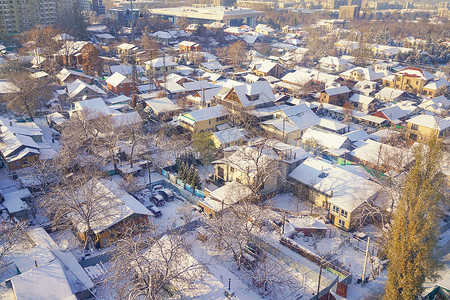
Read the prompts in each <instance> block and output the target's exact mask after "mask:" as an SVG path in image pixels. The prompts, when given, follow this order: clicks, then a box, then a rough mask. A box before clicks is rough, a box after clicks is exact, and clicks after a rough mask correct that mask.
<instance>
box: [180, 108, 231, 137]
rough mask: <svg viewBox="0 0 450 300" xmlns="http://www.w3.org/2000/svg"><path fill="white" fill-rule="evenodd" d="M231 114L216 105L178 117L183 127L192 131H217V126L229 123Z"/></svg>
mask: <svg viewBox="0 0 450 300" xmlns="http://www.w3.org/2000/svg"><path fill="white" fill-rule="evenodd" d="M229 114H230V113H229V112H228V111H227V110H226V109H225V107H223V106H222V105H215V106H211V107H207V108H203V109H199V110H194V111H190V112H187V113H184V114H182V115H180V116H179V117H178V120H179V121H180V125H181V127H183V128H185V129H187V130H189V131H191V132H199V131H208V130H211V131H217V126H218V125H221V124H224V123H226V122H228V115H229Z"/></svg>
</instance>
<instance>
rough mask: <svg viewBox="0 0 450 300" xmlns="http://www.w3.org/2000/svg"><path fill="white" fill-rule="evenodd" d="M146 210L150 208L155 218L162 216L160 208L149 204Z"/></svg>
mask: <svg viewBox="0 0 450 300" xmlns="http://www.w3.org/2000/svg"><path fill="white" fill-rule="evenodd" d="M148 210H150V211H151V212H152V213H153V214H154V215H155V218H159V217H161V216H162V212H161V210H160V209H159V208H157V207H154V206H151V207H149V208H148Z"/></svg>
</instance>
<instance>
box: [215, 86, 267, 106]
mask: <svg viewBox="0 0 450 300" xmlns="http://www.w3.org/2000/svg"><path fill="white" fill-rule="evenodd" d="M227 88H228V87H227V86H226V84H225V85H224V87H223V88H222V90H223V89H225V90H226V89H227ZM232 90H234V91H235V93H236V94H237V96H238V98H239V101H240V102H241V104H242V106H243V107H248V106H256V105H259V104H263V103H269V102H274V101H275V100H276V99H275V95H274V94H273V91H272V88H271V86H270V84H269V83H268V82H267V81H258V82H254V83H249V84H243V83H240V84H238V85H235V86H233V87H232ZM230 91H231V90H228V92H227V93H226V94H228V93H229V92H230ZM219 93H220V92H219ZM256 95H258V97H257V99H255V100H249V98H248V96H256Z"/></svg>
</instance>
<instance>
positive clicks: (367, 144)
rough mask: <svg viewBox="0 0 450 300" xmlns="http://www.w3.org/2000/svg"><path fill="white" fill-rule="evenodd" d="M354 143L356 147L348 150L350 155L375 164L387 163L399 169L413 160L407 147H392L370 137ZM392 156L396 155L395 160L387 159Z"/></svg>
mask: <svg viewBox="0 0 450 300" xmlns="http://www.w3.org/2000/svg"><path fill="white" fill-rule="evenodd" d="M356 144H357V146H358V147H357V148H355V149H354V150H353V151H352V152H350V155H352V156H354V157H356V158H358V159H360V160H362V161H367V162H369V163H371V164H373V165H375V166H377V165H382V164H389V167H393V168H394V169H399V168H404V167H406V166H407V165H408V164H409V163H410V162H411V161H412V160H413V154H412V152H411V150H409V149H403V148H397V147H393V146H390V145H387V144H382V143H379V142H377V141H374V140H371V139H368V140H366V141H359V142H357V143H356ZM392 156H395V157H396V159H395V162H394V160H391V161H389V159H388V158H389V157H392ZM394 164H395V165H394Z"/></svg>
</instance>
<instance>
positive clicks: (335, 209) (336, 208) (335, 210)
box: [333, 205, 339, 214]
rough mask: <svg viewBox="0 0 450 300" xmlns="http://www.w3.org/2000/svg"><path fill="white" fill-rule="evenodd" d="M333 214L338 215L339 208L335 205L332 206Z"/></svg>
mask: <svg viewBox="0 0 450 300" xmlns="http://www.w3.org/2000/svg"><path fill="white" fill-rule="evenodd" d="M333 212H335V213H337V214H338V213H339V207H337V206H336V205H333Z"/></svg>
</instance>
